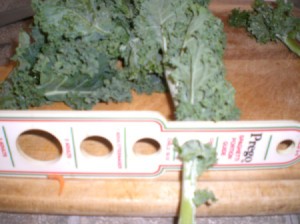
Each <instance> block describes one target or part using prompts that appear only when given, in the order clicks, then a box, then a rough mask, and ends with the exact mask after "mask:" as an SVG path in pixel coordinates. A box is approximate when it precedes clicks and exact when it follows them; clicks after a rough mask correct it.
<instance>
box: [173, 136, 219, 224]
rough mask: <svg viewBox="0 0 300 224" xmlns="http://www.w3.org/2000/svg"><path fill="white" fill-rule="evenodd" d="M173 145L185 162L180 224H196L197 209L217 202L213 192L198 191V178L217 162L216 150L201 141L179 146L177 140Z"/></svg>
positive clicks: (190, 141)
mask: <svg viewBox="0 0 300 224" xmlns="http://www.w3.org/2000/svg"><path fill="white" fill-rule="evenodd" d="M173 145H174V149H175V151H177V153H178V156H179V158H180V159H181V160H182V161H183V168H182V172H183V173H182V190H181V192H182V195H181V206H180V216H179V224H194V223H196V222H195V217H196V207H197V206H200V205H202V204H206V203H209V202H214V201H216V198H215V195H214V194H213V192H211V191H209V190H197V180H198V177H199V176H200V175H201V174H202V173H203V172H205V171H206V170H207V169H209V168H210V167H211V166H212V165H213V164H215V163H216V162H217V153H216V149H215V148H214V147H212V146H211V145H210V144H202V143H201V142H200V141H199V140H189V141H187V142H185V143H184V144H183V145H179V143H178V140H177V139H176V138H175V139H174V141H173Z"/></svg>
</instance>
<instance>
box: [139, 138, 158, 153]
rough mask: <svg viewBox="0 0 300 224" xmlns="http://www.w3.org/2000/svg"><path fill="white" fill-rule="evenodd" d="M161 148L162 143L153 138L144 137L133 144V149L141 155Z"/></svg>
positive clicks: (155, 151)
mask: <svg viewBox="0 0 300 224" xmlns="http://www.w3.org/2000/svg"><path fill="white" fill-rule="evenodd" d="M159 149H160V144H159V143H158V142H157V141H156V140H154V139H152V138H143V139H140V140H138V141H137V142H136V143H135V144H134V145H133V151H134V152H135V153H136V154H139V155H152V154H154V153H157V152H158V151H159Z"/></svg>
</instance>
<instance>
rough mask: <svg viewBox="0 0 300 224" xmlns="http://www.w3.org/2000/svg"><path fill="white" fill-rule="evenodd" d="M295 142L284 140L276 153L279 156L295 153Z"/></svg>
mask: <svg viewBox="0 0 300 224" xmlns="http://www.w3.org/2000/svg"><path fill="white" fill-rule="evenodd" d="M295 146H296V145H295V142H294V141H292V140H284V141H282V142H280V143H279V144H278V145H277V148H276V151H277V153H279V154H290V153H294V151H295V149H296V147H295Z"/></svg>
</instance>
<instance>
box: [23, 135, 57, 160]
mask: <svg viewBox="0 0 300 224" xmlns="http://www.w3.org/2000/svg"><path fill="white" fill-rule="evenodd" d="M17 146H18V148H19V150H20V151H21V152H22V153H24V154H25V155H26V156H28V157H30V158H32V159H35V160H40V161H52V160H56V159H58V158H59V157H60V156H61V154H62V146H61V144H60V142H59V140H58V139H57V138H56V137H55V136H54V135H52V134H50V133H48V132H46V131H42V130H28V131H25V132H23V133H22V134H21V135H20V136H19V137H18V138H17Z"/></svg>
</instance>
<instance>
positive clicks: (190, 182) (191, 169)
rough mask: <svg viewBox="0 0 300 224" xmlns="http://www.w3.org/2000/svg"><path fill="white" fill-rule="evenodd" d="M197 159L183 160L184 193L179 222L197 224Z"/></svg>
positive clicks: (179, 223)
mask: <svg viewBox="0 0 300 224" xmlns="http://www.w3.org/2000/svg"><path fill="white" fill-rule="evenodd" d="M196 163H197V161H195V160H191V161H183V169H182V190H181V192H182V195H181V202H180V212H179V222H178V224H196V218H195V217H196V205H195V204H194V201H193V198H194V195H195V190H196V183H197V176H198V175H197V167H196Z"/></svg>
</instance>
